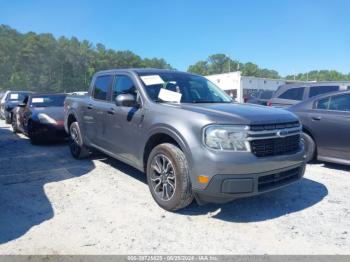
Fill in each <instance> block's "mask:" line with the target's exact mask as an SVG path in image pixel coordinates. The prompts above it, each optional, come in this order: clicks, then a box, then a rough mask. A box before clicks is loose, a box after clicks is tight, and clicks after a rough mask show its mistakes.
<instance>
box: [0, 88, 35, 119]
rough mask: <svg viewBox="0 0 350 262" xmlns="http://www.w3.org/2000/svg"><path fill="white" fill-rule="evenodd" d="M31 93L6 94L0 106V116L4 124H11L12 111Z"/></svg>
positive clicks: (12, 92) (16, 92)
mask: <svg viewBox="0 0 350 262" xmlns="http://www.w3.org/2000/svg"><path fill="white" fill-rule="evenodd" d="M31 93H32V92H29V91H10V92H8V93H7V94H6V97H5V98H4V100H3V103H2V104H1V105H0V106H1V108H0V114H1V116H2V118H3V119H5V122H6V124H11V121H12V110H13V109H14V108H15V107H16V106H17V105H18V104H19V103H21V102H22V101H23V99H24V98H25V97H26V96H27V95H29V94H31Z"/></svg>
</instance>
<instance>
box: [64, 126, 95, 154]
mask: <svg viewBox="0 0 350 262" xmlns="http://www.w3.org/2000/svg"><path fill="white" fill-rule="evenodd" d="M69 149H70V152H71V154H72V156H73V157H74V158H76V159H81V158H85V157H88V156H89V155H90V151H89V149H88V148H87V147H86V146H84V143H83V138H82V135H81V132H80V128H79V124H78V122H73V123H72V124H71V125H70V127H69Z"/></svg>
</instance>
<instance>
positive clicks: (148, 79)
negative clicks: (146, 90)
mask: <svg viewBox="0 0 350 262" xmlns="http://www.w3.org/2000/svg"><path fill="white" fill-rule="evenodd" d="M141 79H142V81H143V82H144V83H145V85H146V86H151V85H162V84H164V81H163V79H162V78H161V77H160V76H159V75H151V76H141Z"/></svg>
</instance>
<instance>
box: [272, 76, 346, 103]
mask: <svg viewBox="0 0 350 262" xmlns="http://www.w3.org/2000/svg"><path fill="white" fill-rule="evenodd" d="M345 90H350V82H337V81H333V82H307V83H296V84H287V85H282V86H280V87H279V88H278V89H277V91H276V92H275V93H274V95H273V96H272V98H271V99H270V100H269V101H268V103H267V105H268V106H274V107H289V106H292V105H295V104H298V103H300V102H302V101H305V100H307V99H309V98H311V97H314V96H317V95H321V94H326V93H329V92H336V91H345Z"/></svg>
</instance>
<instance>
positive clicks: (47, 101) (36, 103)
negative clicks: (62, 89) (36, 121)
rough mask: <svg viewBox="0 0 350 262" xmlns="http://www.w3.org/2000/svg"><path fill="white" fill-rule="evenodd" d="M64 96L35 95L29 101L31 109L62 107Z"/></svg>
mask: <svg viewBox="0 0 350 262" xmlns="http://www.w3.org/2000/svg"><path fill="white" fill-rule="evenodd" d="M65 99H66V95H37V96H32V97H31V100H30V106H31V107H50V106H59V107H61V106H63V103H64V100H65Z"/></svg>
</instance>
